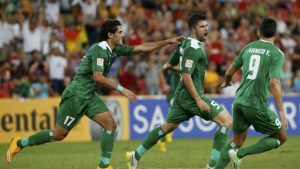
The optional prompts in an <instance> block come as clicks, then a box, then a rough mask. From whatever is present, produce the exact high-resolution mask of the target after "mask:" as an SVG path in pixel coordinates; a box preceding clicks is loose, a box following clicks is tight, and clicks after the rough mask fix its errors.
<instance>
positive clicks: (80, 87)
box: [66, 41, 133, 99]
mask: <svg viewBox="0 0 300 169" xmlns="http://www.w3.org/2000/svg"><path fill="white" fill-rule="evenodd" d="M132 51H133V47H131V46H125V45H118V46H116V47H115V48H114V49H113V50H111V48H110V47H109V46H108V44H107V42H106V41H102V42H99V43H95V44H94V45H92V46H91V47H90V49H89V50H88V52H87V54H86V55H85V56H84V57H83V58H82V60H81V63H80V67H79V69H78V72H77V73H76V76H75V77H74V79H73V81H72V82H71V84H70V85H69V86H68V87H67V89H66V90H68V91H69V92H70V93H72V94H74V95H76V96H78V97H79V98H82V99H89V98H91V97H92V96H94V95H95V89H96V82H95V81H94V79H93V71H100V72H103V74H104V76H106V75H107V73H108V71H109V69H110V67H111V65H112V63H113V61H114V60H115V58H116V57H117V56H128V55H130V54H131V53H132Z"/></svg>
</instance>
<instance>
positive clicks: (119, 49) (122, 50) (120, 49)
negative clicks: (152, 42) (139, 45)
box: [114, 45, 134, 56]
mask: <svg viewBox="0 0 300 169" xmlns="http://www.w3.org/2000/svg"><path fill="white" fill-rule="evenodd" d="M133 48H134V47H133V46H127V45H118V46H116V47H115V49H114V50H115V52H116V55H117V56H129V55H131V54H132V52H133Z"/></svg>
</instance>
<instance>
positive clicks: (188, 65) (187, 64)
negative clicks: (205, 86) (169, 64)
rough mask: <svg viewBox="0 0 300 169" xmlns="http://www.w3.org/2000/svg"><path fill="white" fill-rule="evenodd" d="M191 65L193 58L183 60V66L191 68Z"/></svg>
mask: <svg viewBox="0 0 300 169" xmlns="http://www.w3.org/2000/svg"><path fill="white" fill-rule="evenodd" d="M192 66H193V60H190V59H187V60H186V61H185V67H187V68H192Z"/></svg>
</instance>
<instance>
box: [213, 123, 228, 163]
mask: <svg viewBox="0 0 300 169" xmlns="http://www.w3.org/2000/svg"><path fill="white" fill-rule="evenodd" d="M228 132H229V129H228V128H226V127H222V126H220V127H219V128H218V129H217V131H216V133H215V136H214V141H213V148H212V151H211V156H210V160H209V162H208V164H209V166H210V167H214V166H215V165H216V164H217V161H218V160H219V156H220V151H221V150H222V148H223V147H224V146H225V144H226V141H227V137H228Z"/></svg>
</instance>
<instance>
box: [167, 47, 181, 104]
mask: <svg viewBox="0 0 300 169" xmlns="http://www.w3.org/2000/svg"><path fill="white" fill-rule="evenodd" d="M179 49H180V47H177V48H176V50H175V51H174V52H173V53H172V55H171V57H170V59H169V62H168V63H169V64H170V65H172V66H176V65H178V64H179V58H180V56H181V55H180V53H179ZM168 75H170V76H171V78H170V90H169V91H168V93H167V100H168V101H169V102H170V100H171V99H172V98H173V97H174V94H175V91H176V88H177V85H178V83H179V81H180V72H176V71H173V70H168Z"/></svg>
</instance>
